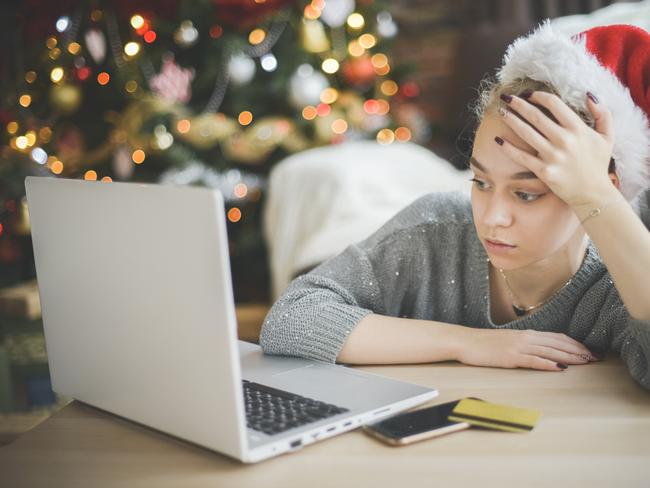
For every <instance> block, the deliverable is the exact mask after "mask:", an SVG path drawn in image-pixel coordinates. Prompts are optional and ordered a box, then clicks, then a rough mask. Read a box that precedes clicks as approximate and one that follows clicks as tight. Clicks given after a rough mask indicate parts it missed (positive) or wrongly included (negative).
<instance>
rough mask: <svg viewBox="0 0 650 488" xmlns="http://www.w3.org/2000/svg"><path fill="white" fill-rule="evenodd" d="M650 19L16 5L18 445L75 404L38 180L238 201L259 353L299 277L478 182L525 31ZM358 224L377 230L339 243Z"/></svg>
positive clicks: (528, 0) (5, 21) (13, 408)
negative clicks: (43, 269) (487, 117)
mask: <svg viewBox="0 0 650 488" xmlns="http://www.w3.org/2000/svg"><path fill="white" fill-rule="evenodd" d="M610 4H614V5H610ZM649 17H650V10H649V6H648V1H644V2H611V1H598V0H566V1H561V0H555V1H552V0H520V1H518V0H510V1H506V0H503V1H500V0H475V1H469V0H468V1H461V0H455V1H452V0H393V1H390V2H388V1H382V0H312V1H311V2H310V1H306V0H185V1H179V0H159V1H154V0H135V1H128V0H104V1H101V0H58V1H57V2H46V1H37V0H25V1H17V0H5V1H3V2H2V3H1V4H0V23H1V25H0V94H1V98H0V444H1V443H2V442H9V441H10V440H11V439H13V438H15V436H16V435H17V434H18V433H20V432H22V431H24V430H26V429H28V428H30V427H31V426H32V425H34V424H35V423H36V422H38V421H39V420H40V419H42V418H43V417H44V416H46V415H48V414H49V413H50V412H51V411H53V410H54V409H56V408H58V407H59V406H60V405H62V404H65V402H66V401H67V400H66V399H62V398H58V397H57V396H56V395H55V394H54V393H53V392H52V391H51V385H50V381H49V372H48V368H47V356H46V351H45V347H44V340H43V333H42V321H41V317H40V306H39V301H38V290H37V287H36V283H35V276H36V275H35V269H34V262H33V253H32V245H31V239H30V224H29V213H28V209H27V203H26V200H25V197H24V195H25V189H24V178H25V177H26V176H28V175H37V176H47V177H62V178H75V179H85V180H96V181H97V182H98V183H97V184H110V183H111V182H118V181H126V182H129V181H130V182H136V181H137V182H152V183H160V184H176V185H199V186H207V187H212V188H217V189H219V190H220V191H221V192H222V193H223V195H224V197H225V199H226V205H227V208H226V218H227V223H228V236H229V244H230V255H231V267H232V271H233V286H234V291H235V299H236V302H237V304H238V308H239V309H240V311H242V313H248V312H250V313H251V314H252V315H250V316H251V317H253V318H252V319H251V321H252V322H251V324H252V325H251V327H252V329H253V331H252V332H250V337H252V339H253V340H254V338H255V328H256V327H257V330H259V324H260V323H261V318H263V315H264V313H265V311H266V310H267V309H268V306H269V304H270V303H271V302H272V300H273V299H274V298H275V297H276V296H277V294H278V293H280V292H281V290H282V288H283V286H284V285H285V284H286V282H287V281H288V280H289V279H290V278H292V277H293V276H295V275H297V274H299V273H300V272H304V271H305V270H306V269H309V268H310V267H313V266H314V265H316V264H318V263H319V262H321V261H322V260H323V259H325V258H326V257H328V256H329V255H333V254H335V253H336V252H338V250H340V249H342V248H343V247H345V245H347V244H349V243H350V242H353V241H354V240H355V239H359V238H361V237H363V233H365V234H368V233H369V232H371V231H372V230H373V228H376V227H377V226H378V225H380V223H381V221H383V220H385V219H387V218H388V217H390V215H391V214H392V213H394V212H395V211H397V210H398V209H399V208H400V207H401V206H404V205H406V204H408V203H409V201H412V200H413V199H415V198H416V197H417V196H419V195H420V194H421V193H424V192H427V191H434V190H439V189H447V188H451V189H456V188H458V189H462V188H463V184H462V178H461V176H462V174H463V173H462V170H463V169H464V168H465V166H466V162H465V161H466V157H467V154H468V152H469V151H470V149H471V141H472V131H473V128H474V121H473V118H472V116H471V107H470V106H471V103H472V101H473V99H474V98H475V97H476V93H477V89H478V86H479V84H480V81H481V79H483V78H484V77H485V76H486V75H489V74H490V73H493V72H494V69H495V68H496V67H497V66H498V65H499V63H500V60H501V57H502V55H503V51H504V49H505V47H506V46H507V45H508V44H509V43H510V42H511V41H512V40H513V39H514V38H515V37H517V36H519V35H521V34H523V33H525V32H528V31H530V30H531V29H532V28H534V27H535V26H536V25H537V24H538V23H539V22H540V21H541V20H543V19H545V18H552V19H556V20H555V22H557V25H558V26H559V27H561V28H564V29H566V30H567V32H579V31H580V30H582V29H584V28H587V27H589V26H591V25H596V24H599V23H600V24H602V23H615V22H635V23H638V24H639V25H642V26H646V25H645V24H646V23H647V22H648V18H649ZM646 28H647V26H646ZM369 141H370V142H372V146H368V145H367V144H368V142H369ZM364 144H366V145H364ZM373 151H374V152H373ZM364 155H365V161H360V160H364ZM370 159H372V161H371V160H370ZM375 159H376V165H375V166H374V167H373V166H372V164H373V161H374V160H375ZM333 161H337V162H338V165H335V164H334V163H333ZM416 162H417V164H419V165H421V166H417V165H416ZM422 165H424V166H422ZM423 167H426V169H425V170H424V171H430V174H431V175H432V176H431V178H429V179H427V180H426V181H425V182H424V183H422V184H420V186H415V185H414V184H413V183H409V181H410V182H413V180H415V179H417V175H421V174H423V173H422V171H423V170H422V168H423ZM334 168H335V169H334ZM374 173H378V174H379V176H378V175H377V174H374ZM400 174H401V175H407V178H403V179H402V180H399V178H396V175H400ZM323 175H326V176H327V178H329V180H327V179H324V176H323ZM380 177H381V178H383V179H381V178H380ZM332 182H335V183H332ZM371 183H372V184H374V185H375V186H372V185H371ZM324 188H326V189H327V191H326V192H324V193H323V191H321V193H323V196H322V203H319V205H320V207H317V205H316V204H314V203H313V202H312V207H309V208H308V207H307V204H309V203H310V196H311V197H313V195H314V194H315V193H314V192H316V194H317V193H318V191H319V190H323V189H324ZM383 189H385V193H386V197H385V198H384V199H383V200H381V198H378V196H377V195H378V193H381V192H382V191H384V190H383ZM364 191H365V192H366V193H367V194H370V193H372V199H370V197H368V198H367V199H366V200H363V199H362V200H358V196H359V195H363V192H364ZM346 192H348V193H346ZM350 195H355V197H354V198H351V196H350ZM355 198H357V199H356V200H355ZM337 199H338V201H340V202H343V204H342V205H341V206H340V208H345V211H342V212H341V213H340V214H336V215H333V214H332V212H333V211H334V210H333V209H335V208H337V207H336V205H333V204H332V205H329V203H331V202H336V201H337ZM316 200H317V201H318V199H316ZM378 201H379V202H380V203H379V204H378V205H376V204H375V203H376V202H378ZM355 202H356V203H355ZM368 202H372V205H371V204H369V203H368ZM364 204H366V205H364ZM314 206H316V207H317V210H318V211H315V210H314ZM371 207H372V208H373V209H376V208H381V209H382V212H380V213H375V214H373V215H372V216H371V215H370V214H371V213H372V210H368V212H369V213H368V214H364V209H369V208H371ZM328 212H329V214H328ZM98 218H101V216H98ZM188 218H191V216H188ZM343 220H345V222H347V223H348V224H350V225H349V228H350V229H352V228H355V229H357V231H356V232H357V233H356V234H355V233H354V232H353V231H351V232H350V233H349V234H348V235H347V236H343V237H342V238H341V239H340V240H338V241H337V242H332V241H331V239H329V235H328V234H327V233H326V232H321V231H323V229H325V228H326V227H327V225H330V226H332V225H334V226H337V225H338V224H341V223H342V221H343ZM269 221H270V222H272V223H273V225H272V229H271V230H269V228H268V227H269V225H268V224H266V227H265V222H269ZM303 221H305V223H303ZM359 222H362V223H365V226H364V225H363V224H361V225H358V223H359ZM325 223H328V224H327V225H325ZM170 228H171V231H172V232H173V228H174V223H173V222H170ZM359 229H360V230H359ZM318 232H321V235H319V238H318V239H316V240H314V239H312V240H310V239H309V237H310V236H311V237H313V236H314V235H317V234H318ZM288 235H290V237H291V238H288V237H287V236H288ZM298 235H300V236H301V240H299V239H297V238H296V236H298ZM287 239H289V240H287ZM289 241H290V242H289ZM314 242H317V243H318V246H315V245H314ZM309 243H311V247H310V246H309V245H308V244H309ZM301 245H302V248H301V247H300V246H301ZM315 247H318V249H319V253H316V254H314V253H313V252H312V253H311V254H310V251H313V249H315ZM179 252H182V250H181V251H179ZM295 256H301V258H300V259H298V258H295ZM179 286H183V284H182V283H179ZM247 306H248V307H249V308H246V307H247ZM250 307H256V308H250Z"/></svg>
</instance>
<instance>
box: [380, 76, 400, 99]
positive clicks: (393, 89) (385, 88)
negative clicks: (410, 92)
mask: <svg viewBox="0 0 650 488" xmlns="http://www.w3.org/2000/svg"><path fill="white" fill-rule="evenodd" d="M379 90H380V91H381V92H382V93H383V94H384V95H386V96H389V97H392V96H393V95H395V94H396V93H397V91H398V90H399V87H398V86H397V83H395V82H394V81H393V80H384V81H382V82H381V85H380V86H379Z"/></svg>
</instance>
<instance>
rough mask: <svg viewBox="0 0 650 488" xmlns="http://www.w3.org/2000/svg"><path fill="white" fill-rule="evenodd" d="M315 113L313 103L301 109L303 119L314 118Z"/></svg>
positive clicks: (316, 113)
mask: <svg viewBox="0 0 650 488" xmlns="http://www.w3.org/2000/svg"><path fill="white" fill-rule="evenodd" d="M317 115H318V112H317V111H316V107H314V106H313V105H307V106H306V107H305V108H303V109H302V117H303V118H304V119H305V120H314V119H315V118H316V116H317Z"/></svg>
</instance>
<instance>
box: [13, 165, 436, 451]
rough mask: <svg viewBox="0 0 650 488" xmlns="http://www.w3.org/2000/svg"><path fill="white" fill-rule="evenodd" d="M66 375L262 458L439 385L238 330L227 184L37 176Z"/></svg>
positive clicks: (386, 412) (40, 261) (69, 385)
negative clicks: (266, 344) (273, 346)
mask: <svg viewBox="0 0 650 488" xmlns="http://www.w3.org/2000/svg"><path fill="white" fill-rule="evenodd" d="M25 186H26V190H27V201H28V208H29V214H30V220H31V227H32V242H33V247H34V258H35V263H36V275H37V281H38V288H39V294H40V300H41V308H42V316H43V326H44V332H45V342H46V347H47V354H48V361H49V366H50V375H51V380H52V388H53V390H54V391H56V392H57V393H59V394H62V395H66V396H70V397H72V398H75V399H76V400H79V401H81V402H83V403H86V404H89V405H92V406H94V407H97V408H99V409H102V410H104V411H107V412H111V413H113V414H116V415H118V416H121V417H123V418H126V419H129V420H132V421H134V422H137V423H139V424H142V425H145V426H148V427H151V428H153V429H156V430H158V431H161V432H164V433H167V434H169V435H172V436H174V437H176V438H180V439H183V440H186V441H188V442H191V443H193V444H196V445H199V446H202V447H205V448H207V449H211V450H213V451H216V452H219V453H222V454H225V455H227V456H230V457H232V458H235V459H238V460H240V461H242V462H246V463H253V462H257V461H261V460H264V459H267V458H270V457H273V456H276V455H279V454H282V453H287V452H291V451H295V450H297V449H300V448H302V447H304V446H307V445H309V444H312V443H314V442H316V441H320V440H323V439H326V438H328V437H332V436H335V435H337V434H341V433H343V432H345V431H349V430H352V429H355V428H357V427H359V426H360V425H362V424H365V423H371V422H376V421H377V420H379V419H381V418H384V417H387V416H390V415H393V414H395V413H397V412H400V411H403V410H406V409H409V408H411V407H414V406H416V405H419V404H422V403H424V402H426V401H428V400H431V399H432V398H434V397H436V396H437V394H438V392H437V390H436V389H432V388H425V387H422V386H418V385H414V384H410V383H406V382H401V381H396V380H393V379H389V378H384V377H382V376H379V375H375V374H371V373H367V372H364V371H361V370H358V369H352V368H349V367H345V366H341V365H334V364H329V363H325V362H320V361H312V360H306V359H302V358H295V357H283V356H271V355H265V354H264V353H263V352H262V350H261V348H260V347H259V346H258V345H256V344H252V343H247V342H243V341H239V340H238V339H237V323H236V318H235V302H234V299H233V291H232V281H231V274H230V263H229V256H228V239H227V235H226V221H225V212H224V202H223V197H222V195H221V194H220V193H219V192H218V191H216V190H213V189H208V188H199V187H189V186H167V185H155V184H139V183H116V182H110V183H105V182H98V181H83V180H67V179H62V178H54V177H31V176H30V177H27V178H26V180H25Z"/></svg>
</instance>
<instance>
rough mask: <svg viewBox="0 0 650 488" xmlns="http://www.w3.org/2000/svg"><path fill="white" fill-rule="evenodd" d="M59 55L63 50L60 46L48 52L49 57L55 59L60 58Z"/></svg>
mask: <svg viewBox="0 0 650 488" xmlns="http://www.w3.org/2000/svg"><path fill="white" fill-rule="evenodd" d="M59 56H61V50H60V49H59V48H58V47H55V48H54V49H52V50H50V52H49V53H48V57H49V58H50V59H51V60H52V61H54V60H55V59H58V58H59Z"/></svg>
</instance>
